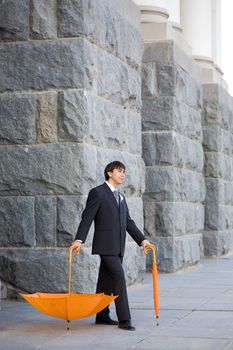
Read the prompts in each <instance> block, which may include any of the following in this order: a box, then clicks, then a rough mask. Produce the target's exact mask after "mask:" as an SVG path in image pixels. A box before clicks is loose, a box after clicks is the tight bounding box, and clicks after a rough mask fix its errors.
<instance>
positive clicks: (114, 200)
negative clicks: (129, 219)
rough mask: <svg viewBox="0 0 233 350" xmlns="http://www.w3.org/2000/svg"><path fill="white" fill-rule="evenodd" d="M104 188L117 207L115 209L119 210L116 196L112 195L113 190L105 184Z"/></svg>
mask: <svg viewBox="0 0 233 350" xmlns="http://www.w3.org/2000/svg"><path fill="white" fill-rule="evenodd" d="M103 186H104V189H105V191H106V193H107V195H108V198H109V199H110V200H111V202H112V203H113V204H114V205H115V207H116V208H117V209H118V210H119V207H118V205H117V201H116V199H115V197H114V194H113V193H112V190H111V189H110V187H109V186H108V185H107V184H106V183H104V184H103Z"/></svg>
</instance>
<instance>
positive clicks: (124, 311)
mask: <svg viewBox="0 0 233 350" xmlns="http://www.w3.org/2000/svg"><path fill="white" fill-rule="evenodd" d="M100 259H101V262H100V269H99V276H98V282H97V288H96V292H97V293H103V292H104V293H105V294H107V295H118V297H117V298H116V299H115V301H114V302H115V307H116V314H117V317H118V321H126V320H130V318H131V316H130V311H129V303H128V296H127V290H126V282H125V274H124V270H123V267H122V261H123V258H122V257H120V256H115V255H101V256H100ZM108 315H109V307H106V308H105V309H104V310H102V311H100V312H99V313H98V314H97V317H98V316H100V317H107V316H108Z"/></svg>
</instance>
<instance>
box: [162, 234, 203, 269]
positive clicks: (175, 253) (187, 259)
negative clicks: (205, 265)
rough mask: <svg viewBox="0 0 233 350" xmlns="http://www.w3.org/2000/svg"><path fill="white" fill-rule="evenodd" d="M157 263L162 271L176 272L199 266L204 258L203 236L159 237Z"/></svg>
mask: <svg viewBox="0 0 233 350" xmlns="http://www.w3.org/2000/svg"><path fill="white" fill-rule="evenodd" d="M156 245H157V247H158V250H157V263H158V268H159V270H160V271H164V272H174V271H177V270H179V269H182V268H185V267H188V266H192V265H195V264H198V263H199V262H200V259H201V257H202V256H203V239H202V235H201V234H193V235H185V236H181V237H179V236H178V237H174V238H172V237H167V238H165V237H157V238H156Z"/></svg>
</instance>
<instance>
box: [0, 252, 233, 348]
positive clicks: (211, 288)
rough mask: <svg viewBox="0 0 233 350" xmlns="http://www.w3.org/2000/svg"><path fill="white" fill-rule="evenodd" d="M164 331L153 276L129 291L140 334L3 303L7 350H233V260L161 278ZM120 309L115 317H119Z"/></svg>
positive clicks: (0, 333)
mask: <svg viewBox="0 0 233 350" xmlns="http://www.w3.org/2000/svg"><path fill="white" fill-rule="evenodd" d="M159 290H160V304H161V311H160V326H159V327H157V326H156V322H155V317H154V310H153V301H152V283H151V275H150V274H147V275H146V276H145V280H144V282H143V283H142V284H140V285H136V286H131V287H129V288H128V291H129V301H130V307H131V312H132V319H133V324H134V325H135V326H136V328H137V329H136V331H135V332H128V331H124V330H120V329H118V328H117V327H116V326H102V325H95V324H94V317H89V318H86V319H83V320H77V321H73V322H72V328H71V330H70V331H67V330H66V324H65V322H64V321H62V320H58V319H53V318H50V317H46V316H45V315H43V314H41V313H40V312H38V311H37V310H35V309H34V308H33V307H32V306H30V305H29V304H27V303H24V302H12V301H10V302H9V301H7V302H5V301H2V302H1V310H0V349H1V350H29V349H30V350H32V349H33V350H35V349H40V350H52V349H57V350H60V349H70V350H73V349H75V350H77V349H81V350H90V349H91V350H98V349H101V350H119V349H121V350H126V349H144V350H145V349H146V350H150V349H153V350H157V349H159V350H220V349H221V350H233V255H227V256H224V257H222V258H219V259H204V260H203V261H202V262H201V264H200V265H198V266H196V267H194V268H190V269H188V270H186V271H182V272H177V273H174V274H160V275H159ZM114 316H115V314H114V306H113V307H112V317H113V318H114Z"/></svg>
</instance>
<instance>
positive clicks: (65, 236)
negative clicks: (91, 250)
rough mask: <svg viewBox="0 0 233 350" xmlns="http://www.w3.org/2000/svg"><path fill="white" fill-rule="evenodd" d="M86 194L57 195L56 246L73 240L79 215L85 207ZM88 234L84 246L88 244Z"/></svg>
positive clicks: (65, 245) (79, 218) (63, 245)
mask: <svg viewBox="0 0 233 350" xmlns="http://www.w3.org/2000/svg"><path fill="white" fill-rule="evenodd" d="M86 199H87V197H86V196H73V195H71V196H59V197H58V200H57V246H60V247H67V246H69V245H70V243H71V242H72V241H73V240H74V237H75V235H76V232H77V228H78V225H79V223H80V221H81V215H82V212H83V210H84V208H85V204H86ZM90 236H91V233H89V235H88V238H89V239H88V240H87V241H86V242H85V246H89V245H90Z"/></svg>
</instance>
